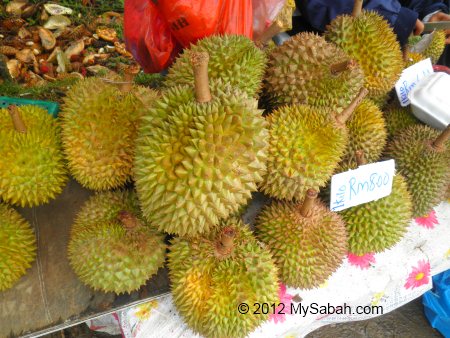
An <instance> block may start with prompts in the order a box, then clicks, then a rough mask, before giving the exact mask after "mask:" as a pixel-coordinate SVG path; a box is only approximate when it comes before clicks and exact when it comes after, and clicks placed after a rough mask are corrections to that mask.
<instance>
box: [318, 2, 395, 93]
mask: <svg viewBox="0 0 450 338" xmlns="http://www.w3.org/2000/svg"><path fill="white" fill-rule="evenodd" d="M362 2H363V1H362V0H355V6H354V8H353V13H352V15H339V16H338V17H336V18H335V19H334V20H333V21H332V22H331V23H330V25H329V26H328V27H327V30H326V32H325V37H326V39H327V40H328V41H331V42H333V43H335V44H336V45H337V46H338V47H340V48H342V49H343V50H344V51H345V52H346V53H347V54H348V55H349V57H350V58H353V59H355V60H356V61H357V62H358V64H359V65H360V66H361V68H362V69H363V72H364V78H365V84H364V86H365V88H367V89H368V90H369V96H368V97H369V98H377V97H381V96H383V95H385V94H387V93H388V92H389V91H390V90H391V89H392V88H393V87H394V85H395V83H396V82H397V80H398V79H399V77H400V74H401V72H402V70H403V65H404V63H403V55H402V52H401V49H400V45H399V43H398V41H397V38H396V35H395V33H394V32H393V30H392V28H391V27H390V26H389V23H388V22H387V21H386V20H384V19H383V17H382V16H381V15H379V14H377V13H375V12H371V11H365V10H364V11H362Z"/></svg>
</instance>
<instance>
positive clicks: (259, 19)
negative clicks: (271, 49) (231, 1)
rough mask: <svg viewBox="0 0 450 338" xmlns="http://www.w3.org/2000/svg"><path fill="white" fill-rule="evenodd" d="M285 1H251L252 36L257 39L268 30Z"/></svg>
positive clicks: (285, 3)
mask: <svg viewBox="0 0 450 338" xmlns="http://www.w3.org/2000/svg"><path fill="white" fill-rule="evenodd" d="M287 2H289V1H286V0H253V36H254V38H255V39H257V38H259V37H260V36H261V35H262V33H263V32H264V31H265V30H266V29H267V28H269V26H270V25H271V24H272V22H273V21H274V20H275V19H276V17H277V15H278V14H279V13H280V12H281V10H282V9H283V7H284V6H285V5H287Z"/></svg>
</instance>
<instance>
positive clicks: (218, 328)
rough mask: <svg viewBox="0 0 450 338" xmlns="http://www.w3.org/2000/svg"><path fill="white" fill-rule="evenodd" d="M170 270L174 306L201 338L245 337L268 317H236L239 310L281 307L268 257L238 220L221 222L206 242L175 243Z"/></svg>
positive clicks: (266, 251)
mask: <svg viewBox="0 0 450 338" xmlns="http://www.w3.org/2000/svg"><path fill="white" fill-rule="evenodd" d="M168 267H169V277H170V282H171V288H172V295H173V300H174V303H175V306H176V307H177V309H178V311H179V312H180V313H181V315H182V316H183V317H184V320H185V321H186V323H187V324H188V325H189V326H190V327H191V328H192V329H194V330H195V331H196V332H198V333H200V334H201V335H203V336H205V337H214V338H222V337H223V338H225V337H227V338H228V337H236V338H237V337H245V336H247V334H249V333H250V332H251V331H252V330H253V329H255V328H256V327H257V326H258V325H259V324H261V323H263V322H264V321H265V320H266V319H267V318H268V315H267V314H254V313H253V312H254V311H249V312H248V313H246V314H240V313H239V311H238V309H239V308H238V306H239V305H240V304H241V303H246V304H247V305H248V306H249V307H250V309H251V306H252V305H253V304H254V303H268V304H273V303H276V304H278V302H279V299H278V277H277V268H276V267H275V264H274V262H273V259H272V256H271V254H270V252H269V251H268V250H267V249H265V248H264V247H263V246H262V245H261V244H260V243H259V242H257V241H256V239H255V238H254V237H253V235H252V233H251V231H250V229H249V228H248V227H247V226H246V225H244V224H243V223H242V221H241V220H239V219H236V218H231V219H229V220H227V221H223V222H222V223H221V225H220V227H218V228H216V229H213V230H212V231H211V232H210V233H209V234H208V235H207V236H206V237H196V238H192V239H183V238H180V237H178V238H175V239H174V240H173V242H172V245H171V246H170V252H169V254H168Z"/></svg>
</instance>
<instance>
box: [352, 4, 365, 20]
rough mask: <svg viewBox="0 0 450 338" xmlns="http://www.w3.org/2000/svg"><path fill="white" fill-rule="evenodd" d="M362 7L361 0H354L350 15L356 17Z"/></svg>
mask: <svg viewBox="0 0 450 338" xmlns="http://www.w3.org/2000/svg"><path fill="white" fill-rule="evenodd" d="M362 7H363V0H355V3H354V4H353V11H352V16H353V17H354V18H357V17H358V16H360V15H361V12H362Z"/></svg>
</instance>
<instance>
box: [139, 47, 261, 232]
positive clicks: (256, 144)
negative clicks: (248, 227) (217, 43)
mask: <svg viewBox="0 0 450 338" xmlns="http://www.w3.org/2000/svg"><path fill="white" fill-rule="evenodd" d="M190 55H191V56H192V61H193V63H194V65H195V68H196V71H195V72H196V78H195V79H196V82H195V83H196V87H197V88H196V90H194V89H193V88H192V87H191V86H176V87H174V88H171V89H169V90H168V91H167V92H165V94H164V95H163V96H162V98H161V99H159V100H157V101H156V102H155V105H154V108H153V109H151V110H150V112H149V114H148V115H147V116H145V118H144V123H143V124H142V128H141V130H140V132H139V139H138V144H137V150H136V154H137V155H136V161H135V175H134V176H135V181H136V187H137V192H138V196H139V199H140V201H141V206H142V209H143V213H144V216H145V217H146V218H147V219H148V220H149V221H151V222H152V223H153V224H155V225H157V226H159V229H160V230H164V231H166V232H169V233H174V234H179V235H182V236H184V235H190V236H194V235H198V234H201V233H206V232H208V231H210V230H211V229H212V228H214V227H215V226H217V225H218V224H219V221H220V219H224V218H226V217H228V216H229V215H232V214H234V213H235V212H237V211H238V209H239V207H240V206H242V205H244V204H246V202H247V200H248V199H249V198H250V197H251V192H252V191H256V189H257V183H258V182H260V181H261V180H262V175H263V174H264V172H265V168H266V167H265V159H266V147H267V144H266V136H267V129H266V122H265V120H264V118H263V117H262V116H261V112H260V111H259V110H258V109H257V108H256V100H254V99H252V98H249V97H248V96H247V95H246V94H245V93H244V92H242V91H239V90H238V89H234V88H232V87H230V86H229V85H226V84H224V83H223V82H222V81H220V80H216V81H211V88H210V87H209V84H208V76H207V68H206V66H207V62H208V55H207V54H206V53H190Z"/></svg>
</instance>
